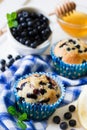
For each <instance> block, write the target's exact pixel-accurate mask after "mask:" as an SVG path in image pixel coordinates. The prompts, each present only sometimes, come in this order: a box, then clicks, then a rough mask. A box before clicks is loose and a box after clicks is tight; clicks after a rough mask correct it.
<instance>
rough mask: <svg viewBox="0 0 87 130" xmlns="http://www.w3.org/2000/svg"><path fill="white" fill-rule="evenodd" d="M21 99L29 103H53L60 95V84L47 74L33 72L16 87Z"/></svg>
mask: <svg viewBox="0 0 87 130" xmlns="http://www.w3.org/2000/svg"><path fill="white" fill-rule="evenodd" d="M16 89H17V94H18V96H19V97H20V100H24V101H25V102H27V103H41V104H53V103H55V102H56V101H57V100H58V99H59V97H60V88H59V87H58V84H57V83H56V82H55V81H54V80H53V79H52V78H50V77H48V76H46V75H45V74H32V75H30V76H28V77H27V78H24V79H22V80H21V81H19V83H18V86H17V87H16Z"/></svg>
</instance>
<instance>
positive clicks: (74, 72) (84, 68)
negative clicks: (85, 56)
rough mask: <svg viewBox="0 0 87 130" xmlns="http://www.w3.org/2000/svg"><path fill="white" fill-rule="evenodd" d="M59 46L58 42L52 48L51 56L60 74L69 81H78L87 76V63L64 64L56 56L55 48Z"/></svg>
mask: <svg viewBox="0 0 87 130" xmlns="http://www.w3.org/2000/svg"><path fill="white" fill-rule="evenodd" d="M57 44H58V42H57V43H55V44H54V45H53V46H51V50H50V54H51V57H52V60H53V64H54V66H55V68H56V71H57V72H58V74H59V75H61V76H64V77H67V78H69V79H78V78H81V77H83V76H86V74H87V62H85V63H82V64H78V65H77V64H67V63H64V62H63V61H62V60H61V59H60V58H59V57H57V56H56V55H55V54H54V48H55V46H56V45H57Z"/></svg>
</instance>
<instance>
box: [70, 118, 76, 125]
mask: <svg viewBox="0 0 87 130" xmlns="http://www.w3.org/2000/svg"><path fill="white" fill-rule="evenodd" d="M69 125H70V126H71V127H74V126H76V120H74V119H71V120H69Z"/></svg>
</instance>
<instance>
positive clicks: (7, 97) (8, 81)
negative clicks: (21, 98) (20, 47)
mask: <svg viewBox="0 0 87 130" xmlns="http://www.w3.org/2000/svg"><path fill="white" fill-rule="evenodd" d="M36 71H37V72H50V73H54V74H55V75H56V76H58V78H60V79H61V81H62V82H63V83H64V85H65V87H66V94H65V98H64V100H63V101H62V103H61V104H60V106H63V105H66V104H68V103H71V102H72V101H74V100H76V99H77V98H78V96H79V94H80V92H81V90H82V88H83V87H84V85H85V84H86V83H87V77H84V78H81V79H78V80H70V79H67V78H64V77H61V76H59V75H57V73H56V70H55V69H54V67H53V63H52V59H51V56H50V55H43V56H40V55H28V56H25V57H23V58H21V59H20V60H17V61H16V62H15V63H14V64H13V65H12V66H11V67H10V68H9V69H7V70H6V71H5V72H4V73H1V74H0V130H21V129H20V128H18V127H17V125H16V121H17V120H16V119H15V118H14V117H12V116H11V115H10V114H9V113H8V112H7V107H8V106H9V105H12V104H13V103H14V94H13V88H12V83H13V81H15V80H16V79H18V78H19V77H21V76H23V75H25V74H28V73H31V72H36ZM25 123H26V125H27V130H46V125H47V121H46V120H45V121H41V122H34V121H32V120H30V121H26V122H25Z"/></svg>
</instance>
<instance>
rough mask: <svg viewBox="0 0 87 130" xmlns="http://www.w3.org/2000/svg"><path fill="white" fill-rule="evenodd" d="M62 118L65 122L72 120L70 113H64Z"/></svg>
mask: <svg viewBox="0 0 87 130" xmlns="http://www.w3.org/2000/svg"><path fill="white" fill-rule="evenodd" d="M64 118H65V119H66V120H69V119H71V118H72V114H71V113H70V112H66V113H65V114H64Z"/></svg>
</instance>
